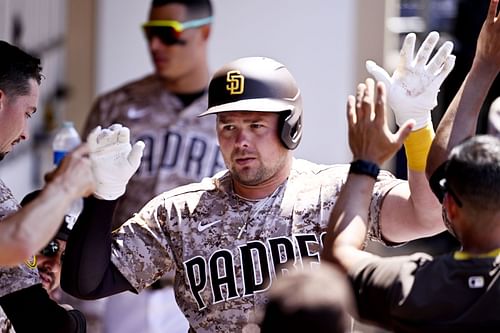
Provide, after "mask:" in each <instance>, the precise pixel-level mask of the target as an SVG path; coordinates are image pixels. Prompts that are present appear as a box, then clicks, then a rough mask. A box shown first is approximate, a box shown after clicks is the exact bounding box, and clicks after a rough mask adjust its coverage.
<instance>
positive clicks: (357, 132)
mask: <svg viewBox="0 0 500 333" xmlns="http://www.w3.org/2000/svg"><path fill="white" fill-rule="evenodd" d="M385 112H386V90H385V86H384V84H383V83H382V82H378V83H377V94H376V96H375V83H374V81H373V80H372V79H367V80H366V82H365V83H360V84H359V85H358V87H357V92H356V97H354V96H349V97H348V100H347V121H348V125H349V147H350V148H351V151H352V154H353V159H354V160H357V159H361V160H366V161H371V162H374V163H376V164H377V165H381V164H382V163H383V162H385V161H386V160H388V159H389V158H391V157H392V156H393V155H394V154H395V153H396V152H397V151H398V150H399V149H400V148H401V146H402V145H403V141H404V140H405V139H406V137H407V136H408V135H409V134H410V132H411V130H412V127H413V126H414V124H415V122H414V121H413V120H408V121H407V122H406V123H404V124H403V126H401V127H400V128H399V130H398V131H397V132H396V133H392V132H391V131H390V130H389V127H388V125H387V119H386V115H385Z"/></svg>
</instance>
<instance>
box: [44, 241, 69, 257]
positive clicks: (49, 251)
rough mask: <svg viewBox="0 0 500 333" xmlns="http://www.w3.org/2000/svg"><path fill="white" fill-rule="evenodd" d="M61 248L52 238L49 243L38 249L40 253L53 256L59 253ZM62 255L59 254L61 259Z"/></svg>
mask: <svg viewBox="0 0 500 333" xmlns="http://www.w3.org/2000/svg"><path fill="white" fill-rule="evenodd" d="M60 249H61V245H60V244H59V242H57V241H56V240H52V241H50V243H49V244H47V246H45V247H44V248H43V249H42V251H40V254H41V255H43V256H45V257H55V256H56V255H57V254H58V253H59V250H60ZM62 256H63V255H61V260H62Z"/></svg>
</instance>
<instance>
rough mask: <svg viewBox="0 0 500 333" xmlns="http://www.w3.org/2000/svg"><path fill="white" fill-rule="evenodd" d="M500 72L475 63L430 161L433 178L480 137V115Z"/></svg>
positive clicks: (448, 112)
mask: <svg viewBox="0 0 500 333" xmlns="http://www.w3.org/2000/svg"><path fill="white" fill-rule="evenodd" d="M497 74H498V71H497V70H496V69H495V67H494V66H493V67H492V65H490V64H488V63H486V62H484V61H474V63H473V64H472V68H471V70H470V71H469V73H468V75H467V77H466V78H465V80H464V82H463V83H462V85H461V87H460V89H459V91H458V92H457V94H456V95H455V97H454V98H453V100H452V102H451V104H450V105H449V106H448V109H447V110H446V113H445V114H444V116H443V118H442V119H441V122H440V123H439V126H438V128H437V130H436V137H435V138H434V141H433V143H432V146H431V149H430V151H429V156H428V157H427V167H426V174H427V177H428V178H429V177H430V176H431V175H432V174H433V173H434V171H435V170H436V169H437V168H438V167H439V166H440V165H441V164H442V163H444V162H445V161H446V159H447V156H448V154H449V152H450V150H451V149H452V148H453V147H454V146H456V145H457V144H458V143H460V142H461V141H463V140H464V139H465V138H467V137H469V136H472V135H474V134H475V133H476V127H477V121H478V116H479V112H480V111H481V107H482V105H483V103H484V100H485V98H486V95H487V94H488V91H489V88H490V86H491V84H492V83H493V81H494V80H495V78H496V76H497Z"/></svg>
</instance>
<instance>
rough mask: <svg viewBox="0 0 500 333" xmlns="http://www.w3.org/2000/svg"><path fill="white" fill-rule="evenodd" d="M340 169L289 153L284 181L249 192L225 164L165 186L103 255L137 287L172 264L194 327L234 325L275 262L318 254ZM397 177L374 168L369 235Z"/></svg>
mask: <svg viewBox="0 0 500 333" xmlns="http://www.w3.org/2000/svg"><path fill="white" fill-rule="evenodd" d="M348 169H349V166H348V165H334V166H325V165H317V164H313V163H311V162H307V161H304V160H294V161H293V167H292V170H291V173H290V176H289V178H288V180H287V181H286V182H285V183H284V184H282V185H281V186H279V187H278V188H277V189H276V191H275V192H274V193H273V194H272V195H270V196H269V197H267V198H265V199H262V200H258V201H250V200H247V199H244V198H241V197H239V196H237V195H236V194H235V193H234V192H233V185H232V181H231V177H230V175H229V174H228V173H227V172H221V173H219V174H217V175H215V176H214V177H213V178H206V179H204V180H203V181H202V182H201V183H197V184H191V185H187V186H183V187H180V188H177V189H174V190H172V191H169V192H165V193H163V194H161V195H159V196H157V197H156V198H154V199H153V200H151V201H150V202H149V203H148V204H147V205H146V206H145V207H144V208H143V209H142V210H141V211H140V212H139V213H138V214H136V215H135V216H134V217H133V218H131V219H130V220H129V221H127V223H126V224H124V225H123V226H122V227H121V228H120V229H119V230H117V231H116V232H115V233H114V234H113V239H114V240H113V255H112V261H113V263H114V264H115V265H116V267H117V268H118V269H119V270H120V272H121V273H122V274H123V275H124V276H125V278H126V279H127V280H128V281H129V282H130V283H131V284H132V286H133V287H134V288H135V289H137V290H138V291H141V290H143V289H144V288H145V287H147V286H148V285H150V284H151V283H153V282H154V281H155V280H156V279H157V278H159V277H160V276H162V275H163V274H164V273H165V272H166V271H169V270H175V272H176V278H175V292H176V299H177V303H178V304H179V307H180V308H181V309H182V310H183V312H184V314H185V315H186V318H187V319H188V321H189V322H190V325H191V328H192V329H193V330H194V331H196V332H239V331H241V330H242V328H243V326H244V325H245V324H246V323H247V322H248V321H249V320H250V319H251V318H252V316H253V315H254V310H255V308H256V306H258V305H261V304H263V303H264V302H265V301H266V298H265V295H264V293H263V292H264V291H266V290H267V289H268V288H269V287H270V285H271V283H272V280H274V279H275V277H276V276H279V275H280V274H283V273H284V272H283V268H282V264H284V263H286V262H288V261H293V262H294V263H295V265H296V266H297V267H298V268H299V267H300V266H301V265H302V260H303V259H304V258H308V259H312V261H313V263H312V264H311V265H315V264H317V263H319V260H320V251H321V247H322V243H323V239H324V236H325V234H326V232H325V231H326V227H327V225H328V219H329V216H330V212H331V210H332V208H333V206H334V204H335V200H336V198H337V197H338V195H339V192H340V190H341V187H342V185H343V184H344V182H345V179H346V177H347V173H348ZM400 183H401V181H400V180H397V179H395V178H394V177H393V176H392V175H391V174H390V173H388V172H385V171H382V172H381V173H380V176H379V179H378V181H377V183H376V185H375V188H374V192H373V199H372V201H371V205H370V214H369V216H370V221H371V223H372V232H371V233H372V234H375V235H377V234H379V233H378V232H375V231H376V230H378V220H379V213H380V208H381V205H382V201H383V199H384V197H385V195H386V194H387V193H388V192H389V190H390V189H392V188H393V187H394V186H396V185H397V184H400ZM280 267H281V268H280Z"/></svg>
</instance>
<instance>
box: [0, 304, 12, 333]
mask: <svg viewBox="0 0 500 333" xmlns="http://www.w3.org/2000/svg"><path fill="white" fill-rule="evenodd" d="M0 332H1V333H16V330H15V329H14V327H13V326H12V324H11V322H10V320H9V319H7V316H6V315H5V312H3V309H2V307H1V306H0Z"/></svg>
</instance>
